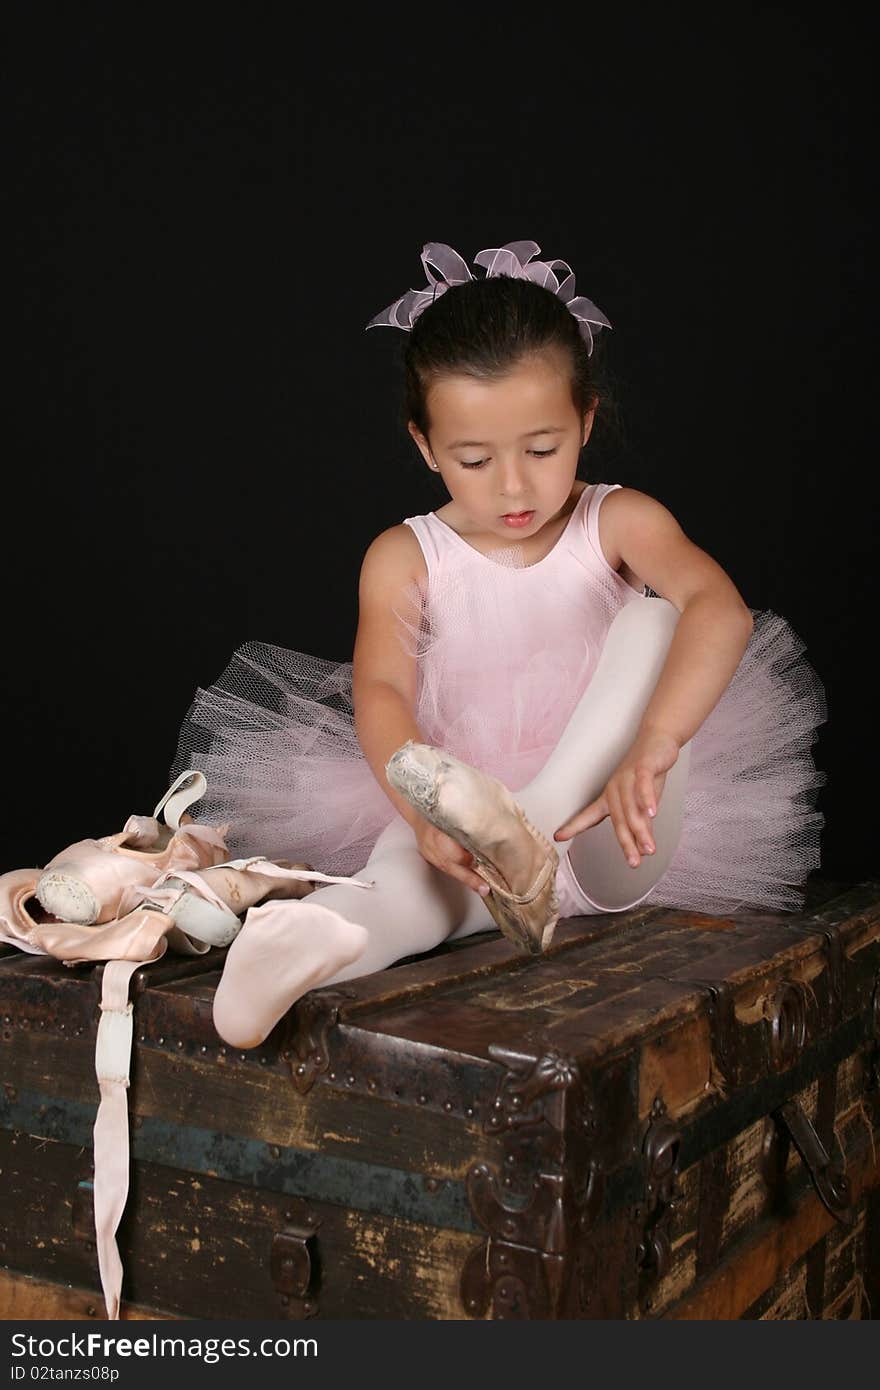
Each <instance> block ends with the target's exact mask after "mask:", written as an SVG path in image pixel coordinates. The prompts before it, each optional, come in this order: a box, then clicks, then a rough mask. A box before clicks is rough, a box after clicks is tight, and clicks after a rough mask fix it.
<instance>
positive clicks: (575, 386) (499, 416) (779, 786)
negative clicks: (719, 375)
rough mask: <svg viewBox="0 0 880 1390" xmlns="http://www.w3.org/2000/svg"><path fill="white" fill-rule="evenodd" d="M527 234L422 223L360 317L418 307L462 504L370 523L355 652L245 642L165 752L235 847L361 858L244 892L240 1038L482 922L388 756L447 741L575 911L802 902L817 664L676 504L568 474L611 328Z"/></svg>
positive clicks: (478, 793)
mask: <svg viewBox="0 0 880 1390" xmlns="http://www.w3.org/2000/svg"><path fill="white" fill-rule="evenodd" d="M539 250H540V248H539V247H538V246H536V245H535V243H534V242H513V243H510V244H509V245H507V246H505V247H503V248H499V249H491V250H487V251H482V252H480V254H479V255H478V256H477V257H476V259H475V265H476V266H479V267H481V268H482V269H483V270H484V272H485V274H483V275H482V276H480V275H474V274H472V272H471V270H470V269H469V267H468V266H467V264H466V263H465V261H464V260H463V259H462V258H461V257H460V256H459V255H458V254H457V253H456V252H455V251H453V250H452V248H450V247H448V246H444V245H441V244H429V245H428V246H426V247H425V248H424V250H423V252H422V264H423V266H424V268H425V273H426V275H427V278H428V282H429V283H428V286H427V287H426V288H425V289H424V290H420V291H414V290H410V291H409V292H408V293H407V294H404V295H403V296H402V297H401V298H400V299H399V300H397V301H396V302H395V303H394V304H392V305H391V306H390V307H389V308H388V309H386V310H385V311H383V312H382V313H381V314H379V315H377V316H376V317H375V318H374V319H373V320H372V321H371V323H370V324H369V325H368V327H373V326H378V325H389V326H394V327H397V328H401V329H403V330H404V331H406V332H408V333H409V338H408V340H407V344H406V351H405V357H404V364H405V381H406V395H407V411H408V416H409V430H410V433H411V435H412V438H413V440H414V441H415V443H416V445H417V446H418V449H419V451H420V453H421V455H422V458H423V459H424V461H425V464H426V466H427V467H428V468H429V469H431V470H433V471H435V472H437V473H439V475H440V477H441V478H442V480H443V482H444V484H445V486H446V489H447V491H448V493H449V496H450V501H449V502H448V503H446V505H445V506H442V507H440V508H439V509H438V510H437V511H435V512H430V513H428V514H427V515H425V516H413V517H407V518H406V519H405V520H404V521H403V523H402V524H400V525H396V526H392V527H390V528H389V529H388V530H386V531H383V532H382V533H381V534H380V535H379V536H377V537H376V539H375V540H374V541H373V542H372V544H371V545H370V546H369V548H368V549H367V551H366V554H365V556H364V560H363V564H362V568H361V574H360V586H359V604H360V611H359V623H358V630H357V636H356V641H355V648H354V654H353V662H351V663H340V662H332V661H323V660H321V659H319V658H317V657H312V656H309V655H307V654H305V653H301V652H294V651H288V650H286V649H284V648H279V647H272V646H268V645H265V644H258V643H249V644H246V645H245V646H243V647H241V648H240V649H239V650H238V651H237V652H236V653H235V654H234V656H233V658H232V660H231V662H230V665H229V666H228V668H227V670H226V671H225V672H224V673H223V675H222V676H221V677H220V679H219V680H218V682H217V683H216V684H215V685H214V686H212V687H210V688H209V689H206V690H199V691H198V692H197V693H196V697H195V700H194V703H193V705H192V708H191V709H190V711H189V714H188V716H187V719H186V721H185V723H184V725H183V728H182V730H181V737H180V743H179V746H178V751H177V756H176V758H175V762H174V766H173V769H172V774H173V775H176V774H177V773H178V772H179V771H180V770H181V769H183V768H184V767H188V766H197V767H200V768H201V769H202V770H203V771H204V772H205V774H206V776H207V779H208V787H209V792H208V798H207V799H206V801H205V802H204V803H203V804H202V807H201V809H200V815H201V816H203V817H205V818H206V819H215V818H218V817H219V818H221V819H223V820H231V821H232V822H233V831H232V833H231V835H230V837H229V843H230V845H231V846H232V847H233V848H234V849H235V850H236V851H237V852H239V853H241V854H263V855H266V856H267V857H269V858H274V857H277V856H281V855H285V856H292V857H295V858H297V859H300V860H303V859H305V860H308V861H310V862H311V863H313V864H314V865H316V866H317V867H318V868H319V869H320V870H322V871H324V872H326V873H328V874H334V875H349V874H355V873H356V874H357V877H358V880H359V882H358V883H351V884H349V883H338V884H333V885H331V886H328V887H324V888H319V889H317V890H316V891H315V892H312V893H310V894H309V896H308V897H307V898H305V899H300V900H296V901H273V902H268V903H265V904H264V905H262V906H259V907H254V908H251V909H250V911H249V912H248V914H247V917H246V919H245V922H244V925H243V927H242V930H241V932H240V933H239V935H238V936H237V938H236V939H235V941H234V942H233V944H232V946H231V947H230V949H229V953H228V956H227V960H226V964H225V969H224V973H223V977H222V979H221V982H220V984H219V986H218V989H217V992H216V997H215V1004H214V1020H215V1023H216V1026H217V1029H218V1032H219V1033H220V1035H221V1036H222V1037H223V1038H225V1039H226V1040H227V1041H228V1042H229V1043H231V1044H232V1045H233V1046H236V1047H244V1048H247V1047H254V1046H256V1045H258V1043H259V1042H261V1041H262V1039H263V1038H264V1037H265V1036H266V1034H267V1033H268V1032H269V1031H270V1029H271V1028H272V1027H273V1026H274V1024H275V1023H276V1022H277V1021H278V1019H279V1018H280V1017H281V1016H282V1015H283V1014H284V1013H285V1012H286V1010H287V1009H288V1008H289V1007H290V1005H291V1004H292V1003H293V1002H294V1001H295V1000H296V999H297V998H299V997H300V995H302V994H303V993H305V992H306V991H307V990H309V989H312V988H314V987H315V986H317V985H326V984H332V983H336V982H340V981H343V980H346V979H350V978H352V977H354V976H359V975H364V974H368V973H370V972H372V971H375V970H382V969H384V968H386V967H387V966H389V965H391V964H392V963H393V962H394V961H397V960H399V959H401V958H402V957H404V956H409V955H412V954H415V953H418V952H423V951H427V950H430V949H431V948H433V947H434V946H436V945H437V944H438V943H440V942H441V941H444V940H447V939H449V938H452V937H462V936H467V935H469V934H471V933H474V932H480V931H484V930H486V929H487V928H491V927H493V926H494V925H495V921H494V920H493V914H490V912H489V910H488V908H487V906H486V903H485V901H484V900H483V897H482V896H481V894H485V892H486V891H487V884H486V882H485V879H484V876H481V874H480V873H479V872H478V868H479V864H478V862H477V859H476V858H475V856H474V855H472V853H471V852H470V851H469V850H468V849H467V848H466V847H465V846H466V844H468V843H472V839H469V838H468V835H467V834H465V833H464V830H463V831H462V833H461V834H447V833H446V832H445V831H444V830H443V829H441V828H439V826H438V824H437V823H436V822H437V818H436V817H434V818H432V819H430V820H429V819H426V817H425V816H424V815H423V814H422V813H421V812H420V811H419V810H418V809H416V806H417V804H418V803H417V801H415V800H414V799H413V798H412V797H411V796H410V795H405V794H404V792H403V790H401V789H400V788H403V787H404V781H405V779H404V780H401V779H400V778H398V779H396V784H392V781H391V780H389V774H390V771H391V766H394V765H395V764H398V765H399V763H400V759H401V756H404V757H405V756H406V755H408V754H411V755H412V756H411V757H410V759H409V766H410V771H411V772H412V771H413V769H415V770H416V771H417V772H418V771H419V767H421V771H422V772H423V773H424V775H425V777H427V778H428V779H430V777H431V776H432V775H433V774H432V766H433V767H436V766H438V765H439V764H438V762H437V758H436V756H435V762H434V764H432V763H431V755H432V754H435V750H436V754H438V755H440V759H441V761H442V755H452V756H451V758H449V759H448V760H447V763H446V768H447V772H449V770H450V768H451V769H452V772H451V773H450V775H452V776H453V777H458V779H459V787H458V790H459V802H460V804H462V805H465V806H466V805H467V802H468V796H469V795H470V792H469V790H468V789H469V788H473V794H472V802H471V804H472V805H473V806H474V807H476V804H477V802H478V801H480V799H481V798H483V799H484V800H485V796H486V795H487V793H486V787H487V786H488V781H487V778H486V776H485V774H488V775H489V778H492V779H498V781H499V782H501V783H503V784H504V786H505V787H506V788H508V789H509V790H510V791H511V792H512V793H514V795H515V801H516V805H517V806H518V808H520V809H521V812H522V813H523V816H524V818H525V820H523V817H520V819H516V817H513V816H511V815H509V814H507V813H506V812H504V810H503V807H502V808H500V809H499V812H498V818H496V820H497V825H498V826H499V827H500V829H499V830H498V833H496V834H495V835H494V836H493V841H492V844H491V846H486V847H485V848H486V851H487V858H491V860H492V862H493V863H494V865H495V866H496V868H497V869H498V871H499V873H501V874H502V875H503V876H504V878H505V880H506V882H507V883H508V884H509V885H510V888H511V890H512V891H513V892H514V893H519V894H525V893H527V891H528V890H529V887H530V885H531V884H533V883H534V881H535V878H536V874H538V873H539V872H540V869H541V864H542V861H543V860H546V857H547V850H548V849H549V842H552V844H553V848H555V850H556V851H557V852H558V856H559V863H558V869H557V870H556V872H555V884H554V885H553V887H554V888H555V896H554V899H553V901H554V903H555V904H556V905H557V907H558V912H559V913H561V915H563V916H567V915H577V914H584V913H594V912H607V911H615V912H616V911H622V910H624V909H626V908H629V907H632V906H634V905H636V904H638V903H641V902H645V901H647V902H652V903H654V902H656V903H658V904H663V905H668V906H675V907H685V908H693V909H696V910H698V911H705V912H709V913H730V912H735V911H737V910H738V909H742V908H743V907H751V908H755V909H758V910H760V909H762V908H763V909H774V910H779V909H784V910H787V909H795V908H797V907H799V906H800V905H801V904H802V901H803V885H804V881H805V879H806V877H807V875H808V874H809V873H810V871H811V870H813V869H814V868H816V867H817V866H818V863H819V837H820V831H821V826H822V821H823V817H822V815H821V813H819V812H818V811H817V810H816V809H815V800H816V792H817V790H818V788H819V787H820V786H821V785H822V783H823V782H824V780H825V779H824V774H823V773H821V772H819V771H818V770H817V769H816V767H815V764H814V762H813V759H812V756H811V752H810V749H811V746H812V744H813V742H814V740H815V736H816V729H817V727H818V726H819V725H820V724H821V723H822V722H823V721H824V719H825V714H826V709H825V701H824V693H823V689H822V685H821V682H820V681H819V679H818V677H817V675H816V673H815V672H814V671H813V669H812V667H811V666H810V664H809V663H808V662H807V660H806V659H805V658H804V656H803V655H802V652H803V644H802V643H801V642H800V640H799V639H798V637H797V636H796V635H795V633H794V632H793V631H792V629H791V627H790V626H789V625H788V623H787V622H786V621H785V620H784V619H783V618H781V617H780V616H778V615H777V614H775V613H772V612H768V611H763V612H756V611H753V610H751V609H750V608H749V607H748V606H747V605H746V603H745V602H744V601H743V599H742V597H741V596H740V594H739V593H738V592H737V589H736V587H735V586H734V584H733V582H732V581H731V579H730V578H729V577H728V575H727V574H726V573H725V572H724V570H723V569H721V567H720V566H719V565H718V564H717V563H716V562H715V561H714V560H713V559H712V558H711V557H710V556H709V555H707V554H706V552H705V551H703V550H701V549H700V548H699V547H698V546H696V545H694V544H693V542H692V541H690V540H689V539H688V538H687V537H686V536H685V535H684V533H683V532H682V530H681V528H680V527H679V525H678V524H677V522H676V521H675V519H674V517H673V516H672V515H671V514H670V513H669V511H668V510H667V509H666V508H665V507H664V506H663V505H662V504H661V503H660V502H658V501H655V500H654V499H653V498H651V497H649V496H648V495H646V494H645V493H642V492H638V491H635V490H634V489H630V488H625V487H621V486H620V485H619V484H617V483H612V484H608V483H601V482H591V483H584V482H583V481H581V480H579V479H578V478H577V477H576V472H577V468H578V461H579V458H580V455H581V450H582V449H583V448H584V446H585V445H587V444H588V441H589V438H590V432H591V430H592V427H593V422H594V419H595V417H596V413H597V411H598V410H600V409H601V405H602V392H601V387H600V385H599V383H598V381H597V379H596V375H595V372H594V365H595V364H594V361H593V356H594V354H593V348H594V335H595V334H596V333H598V332H599V331H600V330H601V329H602V328H609V327H610V326H611V325H610V324H609V322H608V320H607V319H606V318H605V316H604V315H603V314H602V313H601V312H600V311H599V310H598V309H597V308H596V307H595V305H593V304H592V303H591V302H590V301H589V300H586V299H584V298H583V297H582V296H576V295H575V282H574V275H573V274H572V272H571V268H570V267H569V266H568V265H567V264H566V263H565V262H562V261H558V260H554V261H551V262H539V261H536V260H535V259H534V257H535V255H536V254H537V253H538V252H539ZM432 268H433V271H437V272H438V274H437V275H435V274H434V273H433V272H432ZM557 272H560V274H558V275H557ZM426 745H427V747H426ZM395 755H396V756H395ZM420 758H421V765H419V759H420ZM426 758H427V761H426ZM386 765H388V771H386ZM469 770H470V771H469ZM468 776H471V777H472V780H471V781H470V782H468V780H467V779H468ZM480 804H481V806H482V802H480ZM505 816H506V819H505ZM464 819H466V815H463V816H462V817H461V818H460V822H459V823H462V824H463V820H464ZM526 822H527V823H528V825H529V826H530V827H531V828H532V829H533V830H534V831H536V832H537V834H529V832H528V830H527V829H526ZM542 845H544V846H545V848H544V849H542Z"/></svg>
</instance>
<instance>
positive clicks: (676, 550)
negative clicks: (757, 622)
mask: <svg viewBox="0 0 880 1390" xmlns="http://www.w3.org/2000/svg"><path fill="white" fill-rule="evenodd" d="M599 515H600V518H601V523H600V531H601V538H600V539H601V544H602V549H603V551H604V553H605V556H606V559H607V560H608V563H609V564H610V565H611V566H612V568H614V569H617V568H619V566H620V563H621V562H624V563H626V565H627V566H628V567H629V568H630V569H631V570H632V571H633V572H634V573H635V574H637V575H638V576H639V577H640V578H641V579H643V580H645V581H646V582H647V584H648V585H649V587H650V588H652V589H654V590H655V591H656V592H657V593H659V594H662V595H663V597H664V598H667V599H668V600H669V601H670V602H671V603H673V604H674V605H675V607H676V608H677V609H678V611H679V613H680V614H681V616H680V618H679V620H678V623H677V625H676V629H675V634H674V636H673V639H672V642H671V644H670V647H669V652H668V654H667V657H666V661H665V662H664V665H663V669H662V671H661V673H660V677H659V679H658V681H657V685H656V687H655V689H654V693H653V695H652V696H651V699H650V700H649V702H648V704H647V706H646V708H645V711H644V714H643V715H642V720H641V723H640V725H639V729H638V732H637V734H636V737H635V739H634V741H633V743H632V745H631V747H630V748H629V750H628V752H627V754H626V756H625V758H624V759H623V760H622V762H621V763H620V764H619V765H618V767H617V768H616V769H615V771H614V772H613V773H612V775H611V777H609V779H608V782H607V783H606V785H605V787H604V789H603V791H602V792H601V793H600V795H599V796H598V797H596V799H595V800H594V801H591V802H590V804H589V806H585V807H584V808H583V810H582V811H579V812H578V814H577V815H576V816H572V817H571V819H570V820H568V821H566V822H565V824H564V825H561V826H560V827H559V829H558V830H557V831H556V833H555V837H554V838H555V839H557V840H568V839H571V837H572V836H573V835H576V834H577V833H578V832H579V831H581V830H586V829H587V827H588V826H591V825H597V824H598V823H599V822H600V821H602V820H604V819H605V817H606V816H610V817H611V821H612V824H613V825H614V829H615V832H616V834H617V838H618V840H619V841H620V844H621V848H622V849H623V852H624V854H625V855H626V858H627V860H628V861H629V863H630V864H632V865H633V867H636V866H637V865H638V864H639V863H640V854H642V853H648V854H651V853H653V852H654V849H655V845H654V840H653V836H652V835H651V832H650V817H652V816H653V815H655V814H656V810H657V805H658V803H659V800H660V796H661V793H662V791H663V786H664V784H665V781H666V773H667V772H668V771H669V769H670V768H671V767H672V766H673V765H674V764H675V762H676V761H677V759H678V754H679V752H680V750H681V748H682V747H683V745H684V744H685V743H687V742H688V740H689V739H691V738H693V736H694V734H695V733H696V731H697V730H698V729H699V727H700V725H701V724H702V723H703V721H704V720H705V719H706V718H707V716H708V715H709V714H710V713H711V711H712V710H713V709H714V708H715V706H716V704H717V703H718V700H719V699H720V697H721V695H722V694H723V692H724V690H725V689H726V688H727V686H728V684H729V683H730V680H731V678H732V676H733V674H734V672H735V671H736V668H737V666H738V665H739V663H740V660H741V658H742V655H743V652H744V651H745V649H746V646H747V645H748V641H749V636H750V634H751V631H752V627H753V620H752V615H751V612H750V610H749V608H748V606H747V605H746V603H745V602H744V601H743V599H742V597H741V595H740V594H739V591H738V590H737V588H736V586H735V585H734V583H733V581H732V579H731V578H730V576H729V575H728V574H726V573H725V571H724V570H723V569H722V568H721V566H720V565H719V564H718V563H717V562H716V561H715V560H713V559H712V557H711V555H708V554H707V553H706V552H705V551H704V550H701V549H700V548H699V546H696V545H694V544H693V542H692V541H690V540H689V539H688V537H687V536H686V535H685V534H684V532H683V531H682V529H681V527H680V526H679V524H678V522H677V521H676V520H675V517H674V516H673V515H672V513H671V512H669V511H668V510H667V509H666V507H664V506H663V505H662V503H660V502H657V501H656V500H655V499H654V498H653V497H649V496H648V495H647V494H646V493H643V492H637V491H636V490H635V489H633V488H618V489H616V490H615V491H614V492H611V493H609V494H608V495H607V496H606V497H605V499H604V501H603V503H602V509H601V511H600V513H599Z"/></svg>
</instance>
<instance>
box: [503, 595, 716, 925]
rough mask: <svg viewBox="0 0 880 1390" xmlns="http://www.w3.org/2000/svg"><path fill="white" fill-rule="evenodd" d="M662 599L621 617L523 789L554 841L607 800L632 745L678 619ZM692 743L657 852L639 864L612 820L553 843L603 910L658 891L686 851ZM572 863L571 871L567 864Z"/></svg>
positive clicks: (673, 783)
mask: <svg viewBox="0 0 880 1390" xmlns="http://www.w3.org/2000/svg"><path fill="white" fill-rule="evenodd" d="M679 616H680V615H679V612H678V609H677V608H676V607H675V605H674V604H672V603H670V602H669V601H668V600H667V599H663V598H642V599H634V600H632V601H631V602H630V603H628V604H627V605H626V606H625V607H624V608H622V609H621V611H620V612H619V613H618V614H617V615H616V617H615V618H614V621H613V622H612V623H611V626H610V627H609V629H608V635H607V637H606V639H605V644H604V646H603V648H602V651H601V653H600V656H599V661H598V664H597V666H596V670H595V672H594V674H593V678H592V680H591V681H590V684H589V686H588V687H587V689H586V690H585V691H584V694H583V697H582V698H581V699H580V700H579V701H578V704H577V706H576V707H575V709H574V711H573V713H572V716H571V718H570V720H569V721H568V724H567V725H566V726H565V728H564V730H563V731H562V734H561V736H560V739H559V742H558V743H557V745H556V747H555V749H554V750H553V752H552V753H551V754H550V757H549V758H548V759H547V762H546V763H545V764H544V766H543V767H542V769H541V771H540V772H539V773H538V775H537V776H536V777H534V778H533V779H532V781H531V782H530V783H529V784H528V786H527V787H524V788H523V789H521V790H520V791H518V792H516V793H515V796H516V799H517V801H518V802H519V803H520V805H521V806H522V808H523V810H524V811H525V813H526V815H527V816H528V817H529V819H530V820H531V822H532V824H533V825H534V826H536V828H538V829H540V830H542V831H543V832H544V834H545V835H546V836H547V838H548V839H550V840H552V838H553V832H554V830H557V829H558V827H559V826H560V825H562V824H563V822H564V821H566V820H568V819H569V817H570V816H573V815H574V814H575V813H576V812H577V811H580V810H582V808H583V807H584V806H587V805H588V804H589V803H590V802H591V801H593V800H594V798H595V797H597V796H598V795H599V793H600V792H601V791H602V788H603V787H604V785H605V783H606V782H607V780H608V778H609V776H610V775H611V773H612V772H613V771H614V769H615V767H616V766H617V765H618V763H619V762H620V761H621V759H622V758H623V757H624V755H625V754H626V752H627V749H628V748H629V747H630V746H631V744H632V742H633V740H634V738H635V736H636V733H637V732H638V727H639V724H640V722H641V719H642V715H643V713H644V711H645V708H646V707H647V704H648V701H649V700H650V698H651V696H652V694H653V693H654V689H655V687H656V685H657V681H658V679H659V677H660V672H661V670H662V669H663V664H664V662H665V660H666V656H667V653H668V651H669V646H670V644H671V642H672V638H673V636H674V634H675V629H676V626H677V624H678V619H679ZM690 747H691V746H690V743H686V744H685V745H684V747H683V748H682V749H681V752H680V753H679V756H678V760H677V762H676V763H675V765H674V766H673V767H672V768H671V769H670V770H669V772H668V773H667V774H666V781H665V784H664V787H663V793H662V795H661V797H660V801H659V803H658V806H657V815H656V816H655V817H654V819H653V820H652V821H651V822H650V825H651V833H652V836H653V839H654V844H655V846H656V852H655V853H654V854H647V855H643V856H642V859H641V863H640V864H639V866H638V868H635V869H634V868H632V867H631V866H630V865H629V864H628V863H627V861H626V857H625V855H624V852H623V848H622V847H621V844H620V841H619V840H618V838H617V834H616V832H615V829H614V826H613V824H612V821H611V817H610V816H606V818H605V819H604V820H603V821H601V822H600V823H599V824H598V825H593V826H590V827H589V828H588V829H587V830H582V831H581V832H580V834H578V835H575V836H574V838H573V839H571V840H565V841H554V842H553V843H554V844H556V847H557V850H558V851H559V852H560V858H561V857H562V854H563V853H566V852H567V854H568V860H569V867H570V869H571V871H572V875H573V880H574V885H573V886H574V887H575V889H577V888H579V889H580V890H581V893H582V894H583V895H585V896H586V898H587V902H586V903H585V909H586V911H589V910H590V905H592V906H593V908H594V910H596V911H603V910H607V911H612V912H613V911H620V910H622V909H624V908H627V907H631V906H633V905H634V904H635V903H636V902H639V901H641V899H642V898H643V897H645V896H646V895H647V894H648V893H649V892H650V890H651V889H652V888H653V887H654V885H655V884H656V882H657V880H658V879H659V878H660V877H661V875H662V874H663V873H665V871H666V869H667V868H668V867H669V864H670V862H671V860H672V857H673V855H674V854H675V851H676V848H677V847H678V841H679V837H680V835H681V828H682V811H683V804H684V794H685V789H686V786H687V775H688V766H689V763H690ZM564 867H565V866H564V865H563V868H564Z"/></svg>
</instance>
